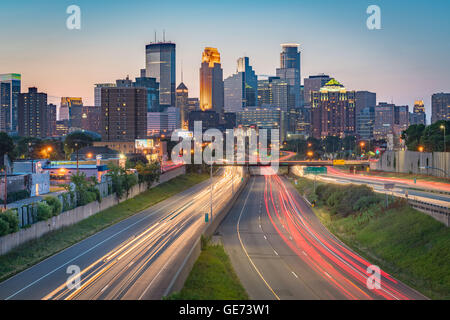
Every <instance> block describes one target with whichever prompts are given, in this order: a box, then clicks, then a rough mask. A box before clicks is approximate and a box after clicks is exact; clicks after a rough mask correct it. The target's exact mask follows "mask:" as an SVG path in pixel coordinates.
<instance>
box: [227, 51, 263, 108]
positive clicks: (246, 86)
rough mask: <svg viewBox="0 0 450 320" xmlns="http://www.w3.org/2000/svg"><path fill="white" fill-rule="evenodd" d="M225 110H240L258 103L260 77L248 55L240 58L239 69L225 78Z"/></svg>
mask: <svg viewBox="0 0 450 320" xmlns="http://www.w3.org/2000/svg"><path fill="white" fill-rule="evenodd" d="M224 95H225V112H238V111H242V109H243V108H246V107H255V106H257V105H258V77H257V76H256V74H255V72H254V71H253V68H252V67H251V66H250V63H249V59H248V57H243V58H239V59H238V61H237V71H236V73H235V74H233V75H232V76H230V77H228V78H226V79H225V80H224Z"/></svg>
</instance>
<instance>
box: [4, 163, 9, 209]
mask: <svg viewBox="0 0 450 320" xmlns="http://www.w3.org/2000/svg"><path fill="white" fill-rule="evenodd" d="M4 199H5V200H4V206H5V210H4V211H6V208H7V204H8V174H7V172H6V164H5V195H4Z"/></svg>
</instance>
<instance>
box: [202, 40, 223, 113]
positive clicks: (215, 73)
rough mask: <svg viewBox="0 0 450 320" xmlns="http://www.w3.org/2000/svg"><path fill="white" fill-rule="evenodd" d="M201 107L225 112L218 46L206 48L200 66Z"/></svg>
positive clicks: (204, 109)
mask: <svg viewBox="0 0 450 320" xmlns="http://www.w3.org/2000/svg"><path fill="white" fill-rule="evenodd" d="M200 109H201V110H202V111H207V110H212V111H215V112H217V113H218V114H219V115H222V114H223V113H224V87H223V70H222V66H221V64H220V54H219V51H218V50H217V49H216V48H205V51H204V52H203V55H202V64H201V67H200Z"/></svg>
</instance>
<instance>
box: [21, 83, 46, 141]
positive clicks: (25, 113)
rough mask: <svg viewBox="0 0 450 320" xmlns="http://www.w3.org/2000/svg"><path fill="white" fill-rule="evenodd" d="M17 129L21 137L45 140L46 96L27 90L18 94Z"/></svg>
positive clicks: (34, 89)
mask: <svg viewBox="0 0 450 320" xmlns="http://www.w3.org/2000/svg"><path fill="white" fill-rule="evenodd" d="M18 113H19V115H18V116H19V117H18V127H19V128H18V129H19V135H20V136H22V137H35V138H45V137H47V135H48V129H47V125H48V117H47V116H48V105H47V94H46V93H43V92H38V90H37V88H29V89H28V92H27V93H21V94H19V110H18Z"/></svg>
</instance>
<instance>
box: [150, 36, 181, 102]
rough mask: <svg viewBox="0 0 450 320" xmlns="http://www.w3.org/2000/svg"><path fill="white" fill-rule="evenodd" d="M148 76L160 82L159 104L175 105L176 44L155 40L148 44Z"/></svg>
mask: <svg viewBox="0 0 450 320" xmlns="http://www.w3.org/2000/svg"><path fill="white" fill-rule="evenodd" d="M146 76H147V77H148V78H155V79H156V82H158V83H159V104H160V105H161V106H162V107H175V106H176V99H175V91H176V90H175V86H176V45H175V43H172V42H154V43H150V44H148V45H147V46H146Z"/></svg>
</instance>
